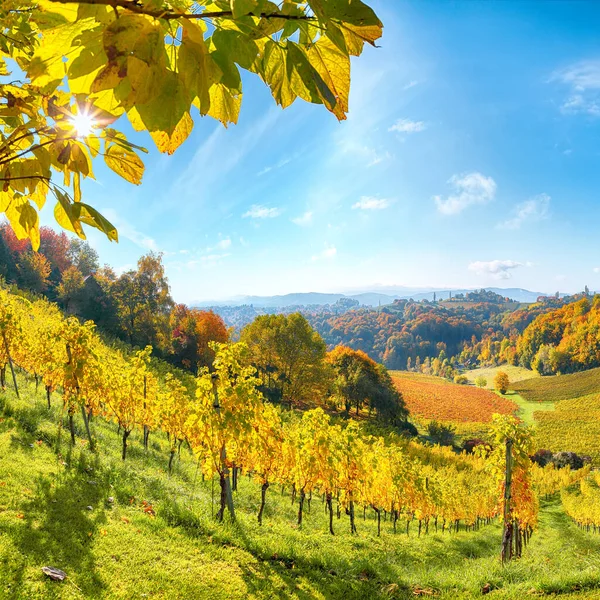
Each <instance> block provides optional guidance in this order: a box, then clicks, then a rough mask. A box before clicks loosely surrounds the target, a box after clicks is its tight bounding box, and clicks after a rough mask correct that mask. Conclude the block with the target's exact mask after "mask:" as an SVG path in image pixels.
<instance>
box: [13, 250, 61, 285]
mask: <svg viewBox="0 0 600 600" xmlns="http://www.w3.org/2000/svg"><path fill="white" fill-rule="evenodd" d="M17 271H18V281H19V285H21V286H22V287H24V288H26V289H28V290H31V291H32V292H36V293H37V294H41V293H42V292H43V291H45V290H46V288H47V287H48V280H49V277H50V273H51V271H52V267H51V266H50V263H49V262H48V259H47V258H46V257H45V256H44V255H43V254H39V253H38V252H31V251H29V252H25V253H24V254H22V255H21V256H20V258H19V262H18V263H17Z"/></svg>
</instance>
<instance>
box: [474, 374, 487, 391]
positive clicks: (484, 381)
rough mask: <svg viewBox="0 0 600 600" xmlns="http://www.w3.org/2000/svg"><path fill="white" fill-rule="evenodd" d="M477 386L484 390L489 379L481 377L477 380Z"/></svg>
mask: <svg viewBox="0 0 600 600" xmlns="http://www.w3.org/2000/svg"><path fill="white" fill-rule="evenodd" d="M475 385H476V386H477V387H480V388H484V387H485V386H486V385H487V379H486V378H485V377H483V375H480V376H479V377H477V378H476V379H475Z"/></svg>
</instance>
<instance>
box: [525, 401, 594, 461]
mask: <svg viewBox="0 0 600 600" xmlns="http://www.w3.org/2000/svg"><path fill="white" fill-rule="evenodd" d="M533 416H534V419H535V423H536V437H537V440H538V445H539V446H540V447H541V448H547V449H548V450H553V451H555V452H559V451H570V452H577V453H578V454H583V455H589V456H591V457H592V459H593V461H594V463H595V464H596V465H597V464H600V446H599V445H598V440H600V395H599V394H591V395H589V396H582V397H581V398H573V399H571V400H562V401H561V402H558V403H557V404H556V407H555V409H554V410H553V411H536V412H535V413H534V414H533Z"/></svg>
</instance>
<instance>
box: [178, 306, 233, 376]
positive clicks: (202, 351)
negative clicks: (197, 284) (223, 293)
mask: <svg viewBox="0 0 600 600" xmlns="http://www.w3.org/2000/svg"><path fill="white" fill-rule="evenodd" d="M169 326H170V328H171V339H172V346H173V352H174V353H175V357H176V362H177V363H178V364H180V365H181V366H183V367H185V368H187V369H191V370H192V371H194V373H197V372H198V369H199V368H201V367H209V368H210V367H212V362H213V360H214V357H215V354H214V351H213V350H212V348H211V347H210V342H220V343H224V342H226V341H227V340H228V339H229V333H228V331H227V326H226V325H225V322H224V321H223V319H222V318H221V317H220V316H219V315H217V314H215V313H214V312H213V311H212V310H210V311H208V310H198V309H195V308H191V309H190V308H188V307H187V306H186V305H185V304H177V305H175V306H174V307H173V310H172V311H171V316H170V319H169Z"/></svg>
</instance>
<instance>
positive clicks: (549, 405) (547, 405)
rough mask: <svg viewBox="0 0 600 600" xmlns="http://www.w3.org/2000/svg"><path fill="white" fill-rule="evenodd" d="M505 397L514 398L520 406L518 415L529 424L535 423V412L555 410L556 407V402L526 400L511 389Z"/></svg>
mask: <svg viewBox="0 0 600 600" xmlns="http://www.w3.org/2000/svg"><path fill="white" fill-rule="evenodd" d="M499 395H500V394H499ZM503 397H504V398H508V399H510V400H512V401H513V402H514V403H515V404H517V405H518V406H519V411H518V412H517V415H518V416H519V417H520V418H521V419H523V421H524V422H525V423H527V424H528V425H535V418H534V415H533V413H535V412H536V411H549V410H554V407H555V404H554V402H532V401H531V400H525V398H523V397H522V396H520V395H519V394H518V393H517V392H514V391H510V390H509V391H508V392H507V393H506V394H505V395H504V396H503Z"/></svg>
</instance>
